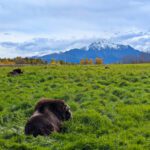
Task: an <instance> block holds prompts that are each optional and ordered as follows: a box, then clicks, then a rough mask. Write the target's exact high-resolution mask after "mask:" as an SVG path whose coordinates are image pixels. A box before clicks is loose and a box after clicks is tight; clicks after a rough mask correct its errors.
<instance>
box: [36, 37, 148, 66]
mask: <svg viewBox="0 0 150 150" xmlns="http://www.w3.org/2000/svg"><path fill="white" fill-rule="evenodd" d="M96 57H100V58H102V59H103V61H104V63H105V64H110V63H128V61H131V59H132V60H134V61H136V60H139V59H143V61H150V54H146V53H144V52H141V51H138V50H136V49H134V48H133V47H131V46H128V45H119V44H114V43H111V42H108V41H105V40H102V41H99V42H94V43H92V44H90V45H89V46H88V47H84V48H80V49H78V48H75V49H71V50H68V51H66V52H61V53H53V54H49V55H44V56H37V58H41V59H42V60H45V61H48V62H49V61H51V60H52V59H55V60H63V61H65V62H71V63H79V62H80V60H81V59H85V58H88V59H93V60H95V58H96Z"/></svg>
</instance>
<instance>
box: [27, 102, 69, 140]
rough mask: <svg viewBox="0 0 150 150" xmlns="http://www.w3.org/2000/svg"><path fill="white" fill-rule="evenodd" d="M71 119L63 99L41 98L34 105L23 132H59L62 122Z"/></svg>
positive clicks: (28, 133)
mask: <svg viewBox="0 0 150 150" xmlns="http://www.w3.org/2000/svg"><path fill="white" fill-rule="evenodd" d="M69 119H71V112H70V108H69V107H68V105H66V104H65V102H64V100H50V99H42V100H40V101H39V102H38V103H37V105H36V106H35V109H34V113H33V115H32V116H31V117H30V118H29V120H28V121H27V123H26V125H25V134H26V135H33V136H34V137H36V136H38V135H45V136H47V135H49V134H51V133H52V132H60V131H61V127H62V122H63V121H66V120H69Z"/></svg>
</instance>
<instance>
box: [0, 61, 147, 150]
mask: <svg viewBox="0 0 150 150" xmlns="http://www.w3.org/2000/svg"><path fill="white" fill-rule="evenodd" d="M109 67H110V69H105V67H104V66H96V65H93V66H78V65H76V66H26V67H22V69H23V71H24V74H23V75H21V76H16V77H8V76H7V73H8V72H9V71H11V70H12V69H13V68H12V67H0V149H2V150H30V149H31V150H51V149H52V150H149V149H150V64H141V65H110V66H109ZM42 97H46V98H56V99H64V100H65V101H66V102H67V103H68V104H69V105H70V107H71V110H72V112H73V119H72V120H71V121H69V122H65V123H64V128H63V132H62V133H53V134H52V135H50V136H48V137H42V136H38V137H37V138H33V137H32V136H28V137H27V136H25V135H24V125H25V123H26V121H27V119H28V118H29V117H30V116H31V114H32V112H33V108H34V106H35V104H36V103H37V101H38V100H39V99H40V98H42Z"/></svg>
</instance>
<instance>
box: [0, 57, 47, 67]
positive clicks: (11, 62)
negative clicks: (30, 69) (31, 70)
mask: <svg viewBox="0 0 150 150" xmlns="http://www.w3.org/2000/svg"><path fill="white" fill-rule="evenodd" d="M46 63H47V62H45V61H43V60H41V59H37V58H27V57H26V58H22V57H16V58H12V59H11V58H0V65H18V64H31V65H36V64H46Z"/></svg>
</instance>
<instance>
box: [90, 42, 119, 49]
mask: <svg viewBox="0 0 150 150" xmlns="http://www.w3.org/2000/svg"><path fill="white" fill-rule="evenodd" d="M120 47H121V45H119V44H115V43H113V42H111V41H109V40H105V39H103V40H99V41H96V42H94V43H92V44H90V45H89V49H97V50H102V49H107V48H109V49H120Z"/></svg>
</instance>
